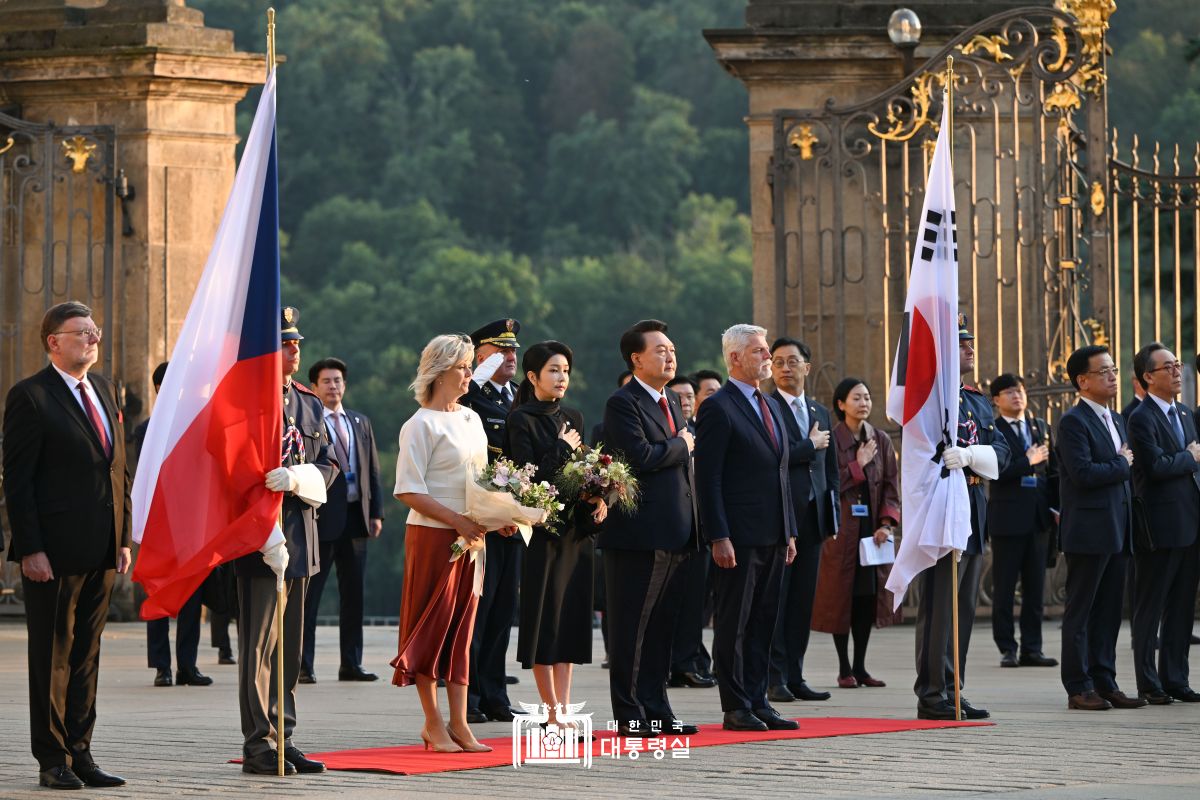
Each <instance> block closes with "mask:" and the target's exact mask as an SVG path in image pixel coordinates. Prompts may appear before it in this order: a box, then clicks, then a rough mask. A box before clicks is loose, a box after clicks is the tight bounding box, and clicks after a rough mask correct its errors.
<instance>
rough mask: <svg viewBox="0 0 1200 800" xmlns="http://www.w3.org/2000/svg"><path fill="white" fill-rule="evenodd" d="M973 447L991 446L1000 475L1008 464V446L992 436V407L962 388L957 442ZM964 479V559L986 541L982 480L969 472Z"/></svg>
mask: <svg viewBox="0 0 1200 800" xmlns="http://www.w3.org/2000/svg"><path fill="white" fill-rule="evenodd" d="M973 444H986V445H991V447H992V449H993V450H995V451H996V466H997V468H998V469H999V470H1000V471H1001V474H1003V471H1004V469H1005V468H1006V467H1007V466H1008V462H1009V449H1008V442H1007V441H1005V439H1004V437H1003V436H1001V435H1000V434H998V433H997V432H996V424H995V422H994V421H993V418H992V404H991V402H990V401H989V400H988V399H987V398H986V397H984V396H983V394H981V393H980V391H979V390H978V389H976V388H975V387H973V386H963V387H962V388H961V389H959V392H958V441H957V445H958V446H959V447H967V446H969V445H973ZM965 472H966V475H967V494H968V495H970V497H971V538H970V539H969V540H968V541H967V549H966V550H965V551H964V552H966V553H967V554H968V555H978V554H980V553H982V552H983V544H984V542H985V541H987V516H988V501H987V494H986V493H985V492H984V490H983V480H982V479H981V478H980V477H979V476H978V475H976V474H975V473H974V472H972V471H971V470H969V469H968V470H965Z"/></svg>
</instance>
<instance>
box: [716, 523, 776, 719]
mask: <svg viewBox="0 0 1200 800" xmlns="http://www.w3.org/2000/svg"><path fill="white" fill-rule="evenodd" d="M733 552H734V557H735V558H736V560H737V566H735V567H732V568H730V569H723V568H721V567H718V566H716V565H713V572H714V573H715V574H716V587H717V593H716V603H715V605H716V607H715V613H714V618H713V668H714V670H715V671H716V673H717V679H718V680H719V681H720V684H719V689H720V692H721V710H722V711H737V710H739V709H745V710H747V711H753V710H754V709H756V708H759V709H761V708H767V707H768V705H769V704H768V703H767V672H768V663H769V661H770V658H771V637H772V636H773V635H774V633H775V622H776V619H777V618H778V616H779V597H780V594H781V592H782V588H783V569H784V546H783V545H771V546H767V547H739V546H737V545H734V547H733Z"/></svg>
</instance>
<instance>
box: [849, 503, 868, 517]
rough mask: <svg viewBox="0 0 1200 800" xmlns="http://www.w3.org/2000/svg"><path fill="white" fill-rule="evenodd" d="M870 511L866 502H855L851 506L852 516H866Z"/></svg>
mask: <svg viewBox="0 0 1200 800" xmlns="http://www.w3.org/2000/svg"><path fill="white" fill-rule="evenodd" d="M869 513H870V512H869V511H868V510H867V506H866V504H865V503H853V504H851V506H850V516H852V517H865V516H867V515H868V514H869Z"/></svg>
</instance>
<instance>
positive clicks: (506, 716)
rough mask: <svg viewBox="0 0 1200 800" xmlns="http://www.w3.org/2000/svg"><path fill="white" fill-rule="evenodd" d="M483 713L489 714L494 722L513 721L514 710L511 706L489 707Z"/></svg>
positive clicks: (489, 717)
mask: <svg viewBox="0 0 1200 800" xmlns="http://www.w3.org/2000/svg"><path fill="white" fill-rule="evenodd" d="M483 713H485V714H487V717H488V719H490V720H491V721H492V722H512V721H513V710H512V709H511V708H489V709H486V710H485V711H484V712H483Z"/></svg>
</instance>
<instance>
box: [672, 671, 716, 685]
mask: <svg viewBox="0 0 1200 800" xmlns="http://www.w3.org/2000/svg"><path fill="white" fill-rule="evenodd" d="M671 685H672V686H686V687H687V688H689V689H711V688H712V687H714V686H716V685H717V682H716V681H715V680H713V679H712V678H710V677H706V676H704V675H701V674H700V673H698V672H676V673H674V674H673V675H672V676H671Z"/></svg>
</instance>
